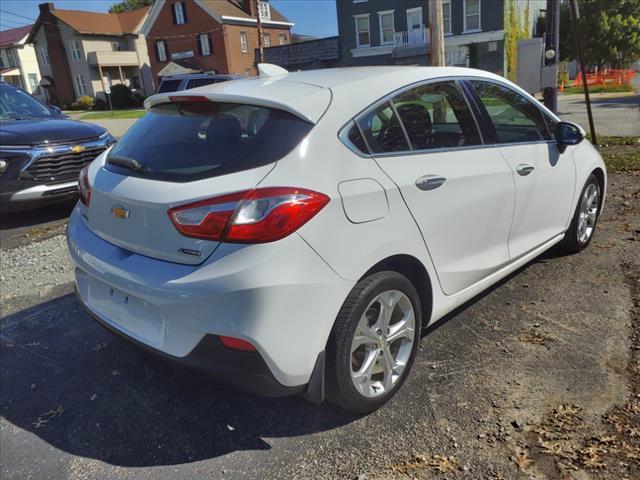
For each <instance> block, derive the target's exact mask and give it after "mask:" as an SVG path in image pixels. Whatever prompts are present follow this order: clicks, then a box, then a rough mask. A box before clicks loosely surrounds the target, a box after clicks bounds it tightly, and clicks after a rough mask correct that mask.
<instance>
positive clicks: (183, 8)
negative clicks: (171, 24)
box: [181, 2, 189, 23]
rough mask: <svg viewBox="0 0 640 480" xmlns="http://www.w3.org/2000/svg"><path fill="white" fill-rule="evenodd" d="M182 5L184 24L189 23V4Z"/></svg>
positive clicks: (183, 3)
mask: <svg viewBox="0 0 640 480" xmlns="http://www.w3.org/2000/svg"><path fill="white" fill-rule="evenodd" d="M181 3H182V18H184V23H187V22H188V21H189V20H187V2H181Z"/></svg>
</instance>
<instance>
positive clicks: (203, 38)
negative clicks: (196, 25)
mask: <svg viewBox="0 0 640 480" xmlns="http://www.w3.org/2000/svg"><path fill="white" fill-rule="evenodd" d="M198 39H199V40H200V55H202V56H206V55H211V40H210V39H209V35H208V34H207V33H201V34H200V36H199V37H198Z"/></svg>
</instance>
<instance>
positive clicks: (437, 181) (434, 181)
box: [416, 175, 447, 190]
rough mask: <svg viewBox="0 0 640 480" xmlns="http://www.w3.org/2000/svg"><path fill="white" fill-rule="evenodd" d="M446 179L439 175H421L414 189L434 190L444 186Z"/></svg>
mask: <svg viewBox="0 0 640 480" xmlns="http://www.w3.org/2000/svg"><path fill="white" fill-rule="evenodd" d="M446 181H447V179H446V178H444V177H441V176H440V175H423V176H421V177H420V178H418V179H417V180H416V187H418V188H419V189H420V190H435V189H436V188H438V187H441V186H442V185H444V182H446Z"/></svg>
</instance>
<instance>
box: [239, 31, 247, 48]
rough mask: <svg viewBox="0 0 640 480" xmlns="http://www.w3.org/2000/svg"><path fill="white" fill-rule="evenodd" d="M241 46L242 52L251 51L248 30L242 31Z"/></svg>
mask: <svg viewBox="0 0 640 480" xmlns="http://www.w3.org/2000/svg"><path fill="white" fill-rule="evenodd" d="M240 48H241V49H242V53H247V52H248V51H249V39H248V38H247V32H240Z"/></svg>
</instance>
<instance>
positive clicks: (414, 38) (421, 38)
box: [394, 27, 429, 48]
mask: <svg viewBox="0 0 640 480" xmlns="http://www.w3.org/2000/svg"><path fill="white" fill-rule="evenodd" d="M394 40H395V44H396V48H404V47H421V46H423V45H428V44H429V29H428V28H425V27H423V28H421V29H416V30H409V31H405V32H396V33H395V34H394Z"/></svg>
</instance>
